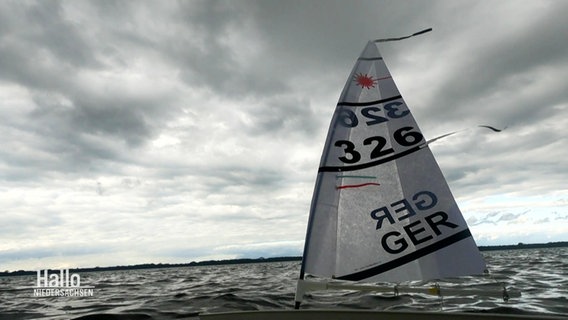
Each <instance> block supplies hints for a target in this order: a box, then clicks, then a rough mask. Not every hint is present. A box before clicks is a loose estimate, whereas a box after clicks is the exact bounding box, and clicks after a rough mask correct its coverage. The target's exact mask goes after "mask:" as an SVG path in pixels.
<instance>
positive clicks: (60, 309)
mask: <svg viewBox="0 0 568 320" xmlns="http://www.w3.org/2000/svg"><path fill="white" fill-rule="evenodd" d="M484 256H485V258H486V261H487V265H488V266H489V268H490V271H491V274H492V279H491V278H489V277H487V278H479V277H466V278H461V279H453V280H451V281H440V282H438V283H439V284H440V286H441V287H442V288H444V287H460V288H464V287H465V288H470V289H472V292H475V290H482V291H483V290H485V289H486V288H489V287H491V288H498V287H499V286H498V285H496V283H498V282H503V283H505V284H506V285H507V287H509V288H515V289H518V290H520V291H522V297H520V298H515V299H511V300H510V301H509V302H504V301H503V300H502V299H500V298H488V297H480V296H478V295H476V294H474V293H472V294H469V295H465V296H459V297H458V296H443V298H438V297H435V296H427V295H421V294H412V295H408V294H402V295H399V296H393V295H387V294H382V295H381V294H372V293H360V292H353V291H333V292H314V293H310V294H308V295H307V296H306V299H305V300H304V303H303V305H302V306H303V308H354V309H378V310H414V311H417V310H439V309H440V308H441V307H443V309H444V310H447V311H472V310H491V311H493V312H502V313H548V314H563V315H568V300H567V298H566V297H567V296H568V248H554V249H526V250H511V251H494V252H485V253H484ZM299 268H300V263H299V262H277V263H265V264H247V265H228V266H208V267H186V268H171V269H168V268H166V269H150V270H127V271H106V272H91V273H81V284H83V285H90V286H95V293H94V296H93V297H41V298H39V297H33V296H32V293H33V290H32V289H31V287H33V286H35V283H36V276H19V277H4V278H0V319H4V318H5V319H60V318H63V319H68V318H75V317H80V316H85V315H101V314H109V313H110V314H115V315H116V316H115V317H113V319H179V318H186V317H192V316H195V315H196V314H197V313H199V312H220V311H236V310H268V309H290V308H293V304H294V301H293V300H294V292H295V285H296V279H297V277H298V273H299Z"/></svg>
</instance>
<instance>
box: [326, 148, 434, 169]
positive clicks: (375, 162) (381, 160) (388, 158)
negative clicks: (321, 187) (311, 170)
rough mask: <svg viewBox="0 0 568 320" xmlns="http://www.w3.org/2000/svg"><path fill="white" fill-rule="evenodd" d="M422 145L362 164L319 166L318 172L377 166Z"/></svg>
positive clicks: (413, 150)
mask: <svg viewBox="0 0 568 320" xmlns="http://www.w3.org/2000/svg"><path fill="white" fill-rule="evenodd" d="M422 147H423V146H422V145H418V146H416V147H414V148H410V149H407V150H404V151H402V152H399V153H397V154H394V155H392V156H390V157H385V158H382V159H379V160H376V161H372V162H367V163H362V164H357V165H353V166H329V167H320V168H319V170H318V172H344V171H355V170H361V169H366V168H370V167H374V166H377V165H379V164H383V163H385V162H389V161H393V160H396V159H398V158H401V157H404V156H407V155H409V154H411V153H414V152H416V151H418V150H420V149H422Z"/></svg>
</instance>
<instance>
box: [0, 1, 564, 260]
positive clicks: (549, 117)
mask: <svg viewBox="0 0 568 320" xmlns="http://www.w3.org/2000/svg"><path fill="white" fill-rule="evenodd" d="M567 12H568V1H538V0H531V1H528V0H527V1H520V0H519V1H493V0H488V1H457V0H447V1H398V0H397V1H279V0H278V1H276V0H275V1H240V0H236V1H178V2H174V1H117V2H115V1H37V2H35V1H5V0H1V1H0V135H1V137H2V147H1V148H0V208H1V209H0V210H1V214H0V271H3V270H17V269H26V270H34V269H45V268H66V267H87V266H109V265H127V264H135V263H152V262H153V263H160V262H162V263H173V262H190V261H193V260H196V261H197V260H205V259H225V258H238V257H251V258H256V257H260V256H264V257H269V256H281V255H301V252H302V248H303V242H304V235H305V231H306V224H307V218H308V211H309V205H310V201H311V196H312V191H313V184H314V181H315V177H316V172H317V168H318V165H319V159H320V156H321V151H322V148H323V143H324V140H325V136H326V133H327V129H328V125H329V122H330V119H331V116H332V113H333V111H334V108H335V104H336V102H337V99H338V97H339V94H340V92H341V90H342V88H343V85H344V84H345V81H346V80H347V77H348V75H349V72H350V70H351V68H352V67H353V64H354V62H355V60H356V59H357V57H358V55H359V53H360V52H361V50H362V49H363V47H364V46H365V44H366V42H367V41H368V40H371V39H377V38H384V37H397V36H404V35H407V34H410V33H413V32H416V31H419V30H422V29H424V28H428V27H432V28H433V29H434V31H433V32H431V33H428V34H425V35H422V36H420V37H415V38H411V39H408V40H405V41H402V42H393V43H385V44H383V45H382V47H381V48H380V49H381V52H382V54H383V56H384V58H385V61H386V63H387V65H388V66H389V68H390V71H391V73H392V75H393V78H394V79H395V81H396V83H397V84H398V86H399V89H400V91H401V93H402V95H403V97H404V98H405V100H406V102H407V104H408V106H409V107H410V109H411V110H412V112H413V114H414V117H415V118H416V120H417V122H418V124H419V125H420V127H421V129H422V131H423V133H424V135H425V136H426V138H427V139H431V138H434V137H436V136H438V135H441V134H444V133H448V132H451V131H455V130H461V129H467V130H465V131H463V132H461V133H460V134H457V135H454V136H452V137H448V138H446V139H443V140H439V141H437V142H435V143H434V144H432V145H431V148H432V151H433V152H434V155H435V156H436V157H437V160H438V162H439V164H440V167H441V168H442V171H443V172H444V174H445V176H446V178H447V180H448V183H449V185H450V188H451V189H452V192H453V194H454V196H455V197H456V199H457V201H458V204H459V205H460V207H461V209H462V212H463V214H464V217H465V218H466V220H467V221H468V223H469V225H470V228H471V230H472V233H473V235H474V238H475V239H476V241H477V243H478V244H480V245H489V244H516V243H517V242H525V243H531V242H548V241H561V240H568V196H567V191H568V189H567V186H566V181H568V170H567V169H568V167H567V159H568V148H567V146H568V138H567V135H566V133H567V132H568V82H567V79H568V20H567V19H566V13H567ZM478 124H488V125H492V126H495V127H498V128H505V127H506V129H505V130H504V131H503V132H501V133H493V132H491V131H489V130H487V129H485V130H483V129H476V126H477V125H478Z"/></svg>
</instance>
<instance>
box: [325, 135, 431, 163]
mask: <svg viewBox="0 0 568 320" xmlns="http://www.w3.org/2000/svg"><path fill="white" fill-rule="evenodd" d="M413 129H414V128H413V127H402V128H399V129H398V130H396V131H395V132H394V133H393V138H394V140H395V141H396V142H397V143H398V144H400V145H401V146H405V147H410V146H413V145H416V144H418V143H419V142H420V141H422V139H423V138H424V137H423V136H422V134H421V133H420V132H418V131H412V130H413ZM334 145H335V146H336V147H340V148H341V147H342V148H343V152H344V153H345V155H344V156H341V157H339V160H341V161H342V162H343V163H348V164H353V163H357V162H359V161H360V160H361V153H360V152H359V151H357V150H355V149H356V147H355V144H354V143H353V142H351V141H348V140H337V141H336V142H335V144H334ZM363 145H364V146H371V147H372V150H371V154H370V158H371V159H376V158H380V157H382V156H385V155H388V154H391V153H394V152H395V151H394V149H393V148H385V147H386V145H387V139H385V138H384V137H381V136H374V137H369V138H366V139H365V140H363ZM373 145H374V146H373Z"/></svg>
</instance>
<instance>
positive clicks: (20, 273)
mask: <svg viewBox="0 0 568 320" xmlns="http://www.w3.org/2000/svg"><path fill="white" fill-rule="evenodd" d="M561 247H568V241H560V242H549V243H529V244H524V243H519V244H516V245H499V246H479V247H478V248H479V251H497V250H520V249H544V248H561ZM288 261H302V257H294V256H291V257H272V258H256V259H230V260H207V261H198V262H195V261H192V262H190V263H145V264H136V265H129V266H113V267H94V268H73V269H69V271H70V272H98V271H117V270H140V269H159V268H181V267H198V266H217V265H231V264H247V263H267V262H288ZM50 270H52V269H50ZM35 274H37V271H25V270H18V271H4V272H0V277H7V276H24V275H35Z"/></svg>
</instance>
